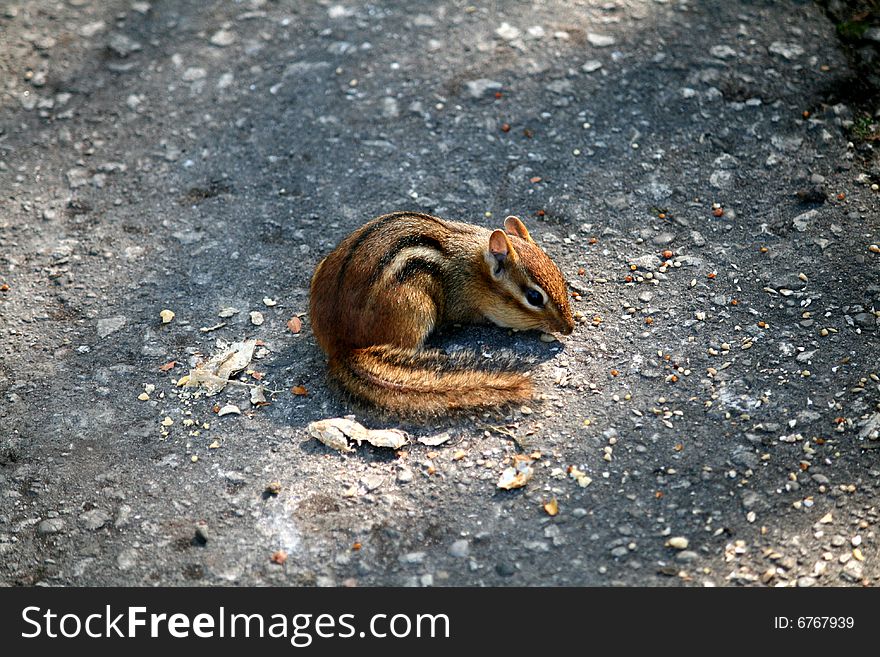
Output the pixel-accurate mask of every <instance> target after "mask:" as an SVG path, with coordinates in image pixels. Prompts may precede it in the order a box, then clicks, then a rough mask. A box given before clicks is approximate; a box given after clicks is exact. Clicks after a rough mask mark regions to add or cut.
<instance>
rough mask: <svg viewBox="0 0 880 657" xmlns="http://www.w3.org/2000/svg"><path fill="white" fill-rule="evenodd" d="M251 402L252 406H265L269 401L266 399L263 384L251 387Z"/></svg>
mask: <svg viewBox="0 0 880 657" xmlns="http://www.w3.org/2000/svg"><path fill="white" fill-rule="evenodd" d="M251 404H253V405H254V406H266V405H268V404H269V402H268V401H266V393H265V391H264V389H263V386H255V387H253V388H251Z"/></svg>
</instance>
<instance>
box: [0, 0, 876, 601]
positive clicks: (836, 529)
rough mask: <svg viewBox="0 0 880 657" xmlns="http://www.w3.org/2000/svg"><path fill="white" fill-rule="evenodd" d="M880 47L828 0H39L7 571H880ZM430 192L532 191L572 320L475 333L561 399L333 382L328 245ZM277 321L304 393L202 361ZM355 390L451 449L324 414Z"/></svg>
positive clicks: (2, 380) (524, 213)
mask: <svg viewBox="0 0 880 657" xmlns="http://www.w3.org/2000/svg"><path fill="white" fill-rule="evenodd" d="M848 66H849V65H848V63H847V59H846V57H845V56H844V53H843V52H842V51H841V50H840V46H839V43H838V40H837V38H836V36H835V27H834V25H833V24H832V23H831V22H830V21H829V19H828V18H827V17H826V16H825V14H824V12H823V10H822V9H821V7H819V6H818V5H815V4H813V3H810V2H743V3H737V2H722V1H720V0H718V1H712V0H705V1H702V2H697V1H690V2H688V1H685V0H669V1H668V2H661V1H654V2H648V1H641V2H637V1H636V0H615V1H613V2H608V1H605V0H603V1H593V0H589V1H586V0H582V1H580V2H569V1H564V0H546V1H545V2H541V3H532V2H513V1H511V2H486V3H475V4H473V5H470V4H468V3H467V2H457V1H449V0H446V1H443V2H421V3H419V2H406V3H405V2H381V3H375V4H363V5H362V4H361V3H355V2H347V3H346V4H337V3H331V2H308V3H306V2H293V1H291V0H277V1H267V0H236V1H235V2H216V1H215V2H174V1H170V0H168V1H154V2H144V1H139V2H119V1H115V0H107V1H101V2H99V1H98V0H67V1H66V2H62V1H61V0H28V1H22V2H19V3H18V4H11V5H10V4H9V3H5V8H4V9H2V10H0V80H2V86H0V158H2V159H0V188H2V190H3V197H2V200H0V208H2V211H0V290H2V291H0V335H2V336H3V344H2V347H0V356H2V360H0V436H2V440H0V494H2V500H3V502H2V504H0V555H2V559H0V582H3V583H5V584H8V585H18V584H24V585H34V584H39V585H53V586H54V585H155V584H164V585H182V584H189V585H192V584H204V585H215V584H233V585H267V584H268V585H313V584H316V585H347V586H351V585H362V586H369V585H415V586H427V585H435V586H441V585H652V586H672V585H685V586H700V585H707V586H710V585H714V586H741V585H745V586H764V585H766V586H776V585H784V586H795V585H797V586H840V585H844V586H861V585H876V584H878V580H880V565H878V564H880V554H878V536H877V523H878V520H880V510H878V502H877V493H878V489H880V459H878V455H880V449H878V448H880V439H878V430H880V379H878V375H880V364H878V354H880V336H878V323H880V319H878V318H880V277H878V273H880V253H878V251H880V249H878V248H877V246H876V245H877V244H878V243H880V215H878V206H880V203H878V191H877V184H878V183H880V157H878V154H877V152H876V148H875V144H877V143H878V142H877V141H876V140H875V139H874V137H876V135H877V129H876V126H875V125H873V124H872V123H871V118H870V116H871V115H870V114H863V113H862V112H863V111H864V110H865V109H866V106H865V103H866V102H867V98H866V97H864V96H862V95H861V92H854V91H853V90H854V89H861V87H860V86H859V85H856V84H855V83H854V80H853V77H852V76H853V74H852V73H851V71H850V69H849V68H848ZM867 109H868V111H869V112H870V111H871V110H876V109H877V108H876V107H874V108H871V107H870V106H867ZM398 209H410V210H417V211H424V212H430V213H433V214H437V215H440V216H443V217H446V218H450V219H459V220H469V221H471V222H474V223H479V224H482V225H485V226H496V225H499V224H500V221H501V219H502V218H503V217H504V216H505V215H506V214H517V215H519V216H521V217H522V218H523V219H524V220H525V222H526V224H527V225H528V226H529V228H530V230H531V231H532V233H533V235H535V237H536V238H537V239H538V241H539V243H541V244H542V245H543V246H544V247H545V248H546V250H547V251H548V253H550V254H551V256H552V257H553V258H554V259H555V260H556V261H557V262H558V263H559V265H560V267H561V269H562V270H563V272H564V273H565V274H566V276H567V277H568V279H569V281H570V284H571V289H572V291H573V293H576V295H577V299H576V300H575V301H574V310H576V311H577V312H578V317H579V326H578V328H577V329H576V331H575V333H574V334H573V335H571V336H569V337H566V338H563V339H562V340H563V341H562V342H553V343H545V342H542V341H541V340H539V339H538V336H537V335H531V334H511V333H510V332H508V331H504V330H502V329H495V328H491V327H476V328H475V327H470V328H451V329H448V330H446V331H444V332H443V333H442V334H441V335H440V336H438V338H437V341H438V344H440V345H441V346H443V347H445V348H450V349H451V348H459V347H462V346H465V347H471V348H475V349H479V350H481V351H482V352H483V353H486V354H487V355H490V356H491V355H493V354H495V353H498V352H508V351H509V352H514V353H517V354H519V355H520V357H522V358H525V359H530V360H531V361H532V362H533V363H534V370H535V373H536V377H537V381H538V389H539V390H540V392H541V393H542V399H538V400H535V403H534V404H531V405H530V406H531V407H530V408H515V409H501V410H500V411H499V412H496V413H486V414H483V415H477V416H473V417H461V418H455V419H442V418H439V419H436V420H434V421H432V422H429V423H427V424H415V423H412V422H410V423H406V422H400V421H398V420H395V419H393V418H382V417H378V416H376V415H375V414H372V413H370V412H367V411H364V409H359V408H354V407H352V406H350V405H349V404H348V403H347V402H346V401H345V400H344V399H342V398H340V397H339V396H338V395H337V394H336V393H335V392H334V391H333V389H332V388H331V387H329V386H328V384H327V381H326V379H325V371H324V361H323V356H322V354H321V353H320V351H319V350H318V348H317V347H316V346H315V343H314V340H313V339H312V336H311V332H310V329H309V323H308V317H307V315H306V314H305V311H306V309H307V307H308V298H307V294H308V282H309V278H310V275H311V273H312V271H313V269H314V266H315V265H316V263H317V262H318V260H319V259H320V258H321V257H322V256H323V255H325V254H326V253H327V252H328V251H329V250H330V249H331V248H332V247H333V245H335V243H336V242H337V241H338V240H339V239H340V238H341V237H343V236H344V235H345V234H347V233H348V232H350V231H351V230H353V229H354V228H356V227H357V226H359V225H360V224H361V223H363V222H364V221H366V220H368V219H369V218H371V217H373V216H375V215H378V214H382V213H385V212H390V211H392V210H398ZM871 245H875V246H873V247H872V246H871ZM872 248H873V250H872ZM264 299H266V300H268V303H266V302H264ZM273 302H274V305H271V304H272V303H273ZM230 307H233V308H236V309H238V311H239V312H238V313H235V314H231V315H230V316H229V317H222V318H221V317H218V313H220V312H221V310H222V309H224V308H230ZM166 309H167V310H171V311H173V312H174V313H175V315H174V318H173V319H172V320H171V321H170V322H168V323H165V324H163V322H162V319H161V318H160V311H162V310H166ZM255 311H256V312H260V313H261V314H262V317H263V320H264V321H263V322H262V323H261V324H260V325H255V323H254V322H253V320H252V317H253V316H252V315H251V313H252V312H255ZM224 314H227V315H229V314H230V313H228V312H227V313H224ZM294 315H299V316H300V317H301V320H302V330H301V331H300V332H299V333H298V334H294V333H293V332H292V331H290V330H289V329H288V327H287V322H288V320H289V319H290V318H291V317H292V316H294ZM220 323H223V324H224V325H223V326H221V327H219V328H214V330H211V331H203V330H201V329H206V328H212V327H215V326H216V325H217V324H220ZM245 338H254V339H257V340H260V341H262V343H261V346H259V347H258V348H257V352H256V358H255V359H254V361H253V362H252V363H251V365H250V366H249V368H248V370H249V371H250V372H251V373H250V374H247V373H245V374H243V375H241V376H240V377H239V378H240V380H241V381H243V382H245V383H249V384H252V385H257V380H259V383H260V384H262V385H264V387H265V390H266V391H267V399H268V401H269V402H270V403H269V404H268V405H259V406H255V405H252V404H251V403H250V399H249V390H250V388H249V387H246V386H241V385H230V386H227V387H226V389H225V390H224V391H223V392H221V393H220V394H219V395H216V396H214V397H206V396H204V395H203V394H196V393H193V392H192V389H188V388H183V387H179V386H177V385H176V382H177V381H178V380H179V379H180V378H181V377H183V376H184V375H185V374H186V373H187V372H188V371H189V369H190V367H191V366H193V365H194V364H195V363H196V362H197V361H198V360H200V358H202V357H204V356H207V355H210V354H212V353H215V352H216V351H217V350H218V348H219V347H218V344H219V343H218V341H226V342H233V341H236V340H242V339H245ZM172 361H174V362H175V365H174V366H173V367H170V369H169V367H163V366H166V365H167V364H169V363H171V362H172ZM296 386H301V387H302V388H305V392H307V394H305V395H294V394H291V391H290V389H291V388H293V387H296ZM298 392H303V390H302V389H299V390H298ZM227 404H234V405H237V406H238V407H240V409H241V410H242V413H241V414H229V415H223V416H222V417H221V416H218V415H217V414H216V410H217V409H218V408H219V407H222V406H225V405H227ZM351 412H354V413H356V414H357V416H358V419H359V420H360V421H361V422H362V423H364V424H365V425H366V426H368V427H370V428H378V427H382V428H388V427H400V428H402V429H405V430H407V431H408V432H409V433H410V435H411V437H412V439H413V441H414V442H413V443H412V444H411V445H408V446H407V447H406V448H404V449H402V450H398V451H397V452H395V451H393V450H391V449H387V448H372V447H368V446H363V447H361V448H359V449H357V450H356V451H355V452H352V453H348V454H340V453H338V452H336V451H334V450H333V449H330V448H329V447H326V446H325V445H323V444H321V443H319V442H318V441H316V440H314V439H313V438H311V437H310V436H309V433H308V432H307V430H306V426H307V425H308V423H309V422H312V421H315V420H318V419H321V418H327V417H335V416H343V415H346V414H348V413H351ZM426 437H427V438H434V439H436V441H442V440H443V439H446V440H445V442H442V443H441V444H439V445H434V446H428V445H424V444H421V443H418V442H416V440H417V439H418V438H426ZM436 441H435V442H436ZM536 452H539V453H540V458H537V456H538V455H537V454H535V453H536ZM518 454H532V455H534V456H535V457H536V458H535V460H534V461H533V463H532V466H533V468H534V476H533V477H532V479H531V480H530V481H529V483H528V484H527V485H526V486H525V487H524V488H520V489H518V490H512V491H502V490H499V489H498V488H497V487H496V482H497V480H498V477H499V476H500V474H501V472H502V470H503V469H504V468H505V467H507V466H508V465H510V464H511V462H512V459H513V457H514V456H515V455H518ZM272 483H276V484H277V485H276V486H275V487H273V490H272V491H268V490H267V486H269V485H270V484H272ZM553 500H555V501H556V502H555V503H556V504H557V505H558V513H557V514H556V515H552V516H551V515H550V513H549V512H548V509H549V510H550V511H553V510H554V509H553V503H552V501H553ZM545 505H546V506H545ZM285 557H286V558H285Z"/></svg>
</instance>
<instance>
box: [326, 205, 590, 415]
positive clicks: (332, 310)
mask: <svg viewBox="0 0 880 657" xmlns="http://www.w3.org/2000/svg"><path fill="white" fill-rule="evenodd" d="M505 229H506V233H502V232H501V231H496V232H495V234H493V233H492V232H491V231H489V230H486V229H484V228H481V227H479V226H473V225H470V224H463V223H457V222H451V221H444V220H442V219H439V218H437V217H432V216H429V215H424V214H417V213H407V212H399V213H394V214H390V215H384V216H382V217H378V218H377V219H374V220H373V221H371V222H368V223H367V224H365V225H364V226H362V227H361V228H359V229H358V230H356V231H355V232H353V233H352V234H351V235H349V236H348V237H346V238H345V239H344V240H342V242H340V244H339V245H338V246H337V247H336V248H335V249H334V250H333V251H332V252H331V253H330V254H329V255H328V256H327V257H326V258H325V259H324V260H323V261H322V262H321V263H320V264H319V265H318V267H317V269H316V270H315V274H314V276H313V277H312V284H311V296H310V317H311V324H312V331H313V333H314V335H315V338H316V339H317V341H318V344H319V345H320V346H321V348H322V349H323V350H324V351H325V352H326V353H327V355H328V357H329V367H330V373H331V375H332V376H334V377H335V378H336V379H337V380H338V381H339V382H340V383H341V384H342V385H343V387H345V388H346V389H347V390H348V391H349V392H351V393H352V394H353V395H354V396H355V397H358V398H360V399H364V400H366V401H369V402H371V403H373V404H375V405H377V406H380V407H382V408H385V409H388V410H391V411H394V412H398V413H407V412H444V411H448V410H455V409H462V408H472V407H480V406H494V405H497V404H501V403H505V402H511V401H522V400H525V399H528V398H529V396H530V395H531V382H530V380H529V379H528V377H526V376H525V375H523V374H520V373H517V372H510V371H488V370H486V369H485V368H484V367H482V366H481V363H479V362H478V361H476V360H473V359H465V358H458V359H453V358H450V357H448V356H445V355H444V354H442V353H440V352H426V351H424V350H421V347H422V345H423V343H424V341H425V339H426V338H427V337H428V336H429V335H430V334H431V332H432V331H433V330H434V329H435V328H436V327H437V326H439V325H440V324H442V323H444V322H481V321H486V320H487V319H488V320H490V321H493V322H494V323H496V324H499V325H501V326H507V327H510V328H516V329H540V330H544V331H548V332H563V333H571V331H572V329H573V327H574V322H573V320H572V317H571V310H570V308H569V305H568V298H567V294H566V286H565V280H564V278H563V277H562V274H561V273H560V271H559V269H558V268H557V267H556V265H554V264H553V262H552V261H551V260H550V259H549V258H548V257H547V256H546V254H544V252H543V251H542V250H541V249H540V247H538V246H537V245H536V244H535V243H534V242H533V241H532V239H531V236H530V235H529V233H528V231H527V230H526V229H525V226H523V225H522V222H520V221H519V220H518V219H515V218H514V217H509V218H508V220H507V221H506V222H505ZM490 241H491V244H492V246H491V247H490ZM499 263H500V264H499ZM536 285H537V286H539V287H540V288H541V289H543V290H544V292H545V293H546V296H547V303H546V305H545V306H544V308H540V309H538V308H533V307H531V306H530V305H528V304H526V303H525V302H524V301H523V292H522V289H523V288H524V287H529V288H533V287H535V286H536ZM420 350H421V351H420Z"/></svg>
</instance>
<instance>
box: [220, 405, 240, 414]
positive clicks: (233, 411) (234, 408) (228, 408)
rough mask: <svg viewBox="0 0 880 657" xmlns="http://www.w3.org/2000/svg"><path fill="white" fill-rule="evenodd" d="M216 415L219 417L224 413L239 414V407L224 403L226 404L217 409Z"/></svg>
mask: <svg viewBox="0 0 880 657" xmlns="http://www.w3.org/2000/svg"><path fill="white" fill-rule="evenodd" d="M217 415H219V416H220V417H223V416H224V415H241V409H240V408H239V407H238V406H236V405H235V404H226V406H224V407H223V408H221V409H220V410H219V411H217Z"/></svg>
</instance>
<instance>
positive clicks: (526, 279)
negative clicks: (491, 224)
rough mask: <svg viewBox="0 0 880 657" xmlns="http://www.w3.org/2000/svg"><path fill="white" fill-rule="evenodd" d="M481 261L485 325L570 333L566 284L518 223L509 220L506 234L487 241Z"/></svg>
mask: <svg viewBox="0 0 880 657" xmlns="http://www.w3.org/2000/svg"><path fill="white" fill-rule="evenodd" d="M483 255H484V260H485V262H486V267H487V270H488V271H487V276H488V278H489V279H490V281H491V283H492V285H491V288H492V293H493V294H492V298H491V299H489V300H487V303H486V304H485V306H484V308H485V310H484V312H485V315H486V317H487V318H488V319H489V320H491V321H492V322H494V323H495V324H498V325H499V326H506V327H509V328H515V329H521V330H525V329H538V330H541V331H546V332H548V333H564V334H566V335H568V334H569V333H571V332H572V330H574V320H573V319H572V316H571V308H570V307H569V305H568V293H567V290H566V286H565V278H564V277H563V276H562V272H561V271H559V267H557V266H556V265H555V264H553V261H552V260H550V258H549V257H547V254H546V253H544V251H542V250H541V247H539V246H538V245H537V244H535V241H534V240H533V239H532V236H531V235H529V231H528V230H526V227H525V225H524V224H523V222H522V221H520V220H519V219H517V218H516V217H507V219H505V220H504V230H496V231H494V232H493V233H492V234H491V235H490V236H489V243H488V244H487V245H486V249H485V252H484V254H483Z"/></svg>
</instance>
